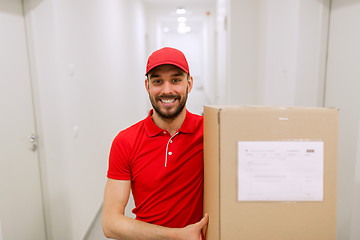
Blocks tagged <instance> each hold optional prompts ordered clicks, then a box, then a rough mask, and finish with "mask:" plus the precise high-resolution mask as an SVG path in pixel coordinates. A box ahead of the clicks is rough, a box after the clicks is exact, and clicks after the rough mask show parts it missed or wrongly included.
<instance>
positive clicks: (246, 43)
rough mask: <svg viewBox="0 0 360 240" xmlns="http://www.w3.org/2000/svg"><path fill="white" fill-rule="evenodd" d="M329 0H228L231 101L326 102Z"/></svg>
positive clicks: (273, 103) (264, 103)
mask: <svg viewBox="0 0 360 240" xmlns="http://www.w3.org/2000/svg"><path fill="white" fill-rule="evenodd" d="M329 3H330V0H320V1H318V0H296V1H287V0H276V1H274V0H256V1H254V0H241V1H230V6H229V7H228V8H229V16H230V19H231V20H230V21H229V31H230V33H229V38H230V39H229V44H230V45H229V50H228V51H229V59H230V65H229V71H228V74H229V77H228V79H229V87H228V94H229V98H228V103H230V104H250V105H251V104H260V105H303V106H322V104H323V91H324V80H325V63H326V50H327V48H326V46H327V30H328V17H329Z"/></svg>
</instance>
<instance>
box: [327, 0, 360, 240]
mask: <svg viewBox="0 0 360 240" xmlns="http://www.w3.org/2000/svg"><path fill="white" fill-rule="evenodd" d="M330 16H331V18H330V32H329V52H328V54H329V55H328V56H329V57H328V67H327V81H326V102H325V103H326V105H327V106H336V107H338V108H340V119H339V164H338V215H337V219H338V222H337V224H338V239H339V240H342V239H344V240H346V239H350V240H356V239H360V231H359V226H360V204H359V203H360V202H359V200H360V182H359V181H358V182H356V177H357V178H359V176H356V175H355V173H356V171H357V172H358V173H359V167H360V165H359V164H360V160H359V157H360V156H359V155H358V156H357V152H358V154H359V153H360V149H359V148H360V144H359V142H360V139H359V137H360V136H359V135H360V134H359V131H360V97H359V90H360V81H359V80H360V68H359V63H360V46H359V42H360V28H359V22H360V1H359V0H355V1H348V0H333V1H332V3H331V14H330ZM356 157H358V163H356Z"/></svg>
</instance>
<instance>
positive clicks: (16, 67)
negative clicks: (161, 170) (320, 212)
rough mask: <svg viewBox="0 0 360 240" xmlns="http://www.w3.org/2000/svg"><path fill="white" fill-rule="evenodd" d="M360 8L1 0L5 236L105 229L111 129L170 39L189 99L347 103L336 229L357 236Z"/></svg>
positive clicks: (144, 100)
mask: <svg viewBox="0 0 360 240" xmlns="http://www.w3.org/2000/svg"><path fill="white" fill-rule="evenodd" d="M359 22H360V0H293V1H288V0H171V1H170V0H90V1H89V0H0V111H1V112H0V113H1V118H0V131H1V132H0V133H1V137H0V144H1V148H0V149H1V150H0V240H16V239H34V240H42V239H49V240H64V239H66V240H78V239H84V240H92V239H105V238H104V237H103V235H102V230H101V226H100V215H101V209H102V199H103V191H104V186H105V182H106V171H107V164H108V154H109V149H110V146H111V142H112V140H113V138H114V137H115V135H116V134H117V133H118V132H119V131H121V130H122V129H124V128H126V127H128V126H130V125H132V124H133V123H135V122H137V121H139V120H141V119H143V118H145V117H146V116H147V114H148V111H149V110H150V108H151V106H150V104H149V101H148V95H147V92H146V90H145V87H144V80H145V77H144V72H145V65H146V60H147V57H148V56H149V54H150V53H151V52H153V51H154V50H156V49H158V48H160V47H163V46H171V47H176V48H179V49H181V50H182V51H183V52H184V53H185V55H186V56H187V58H188V61H189V65H190V72H191V74H192V75H193V77H194V89H193V91H192V92H191V93H190V95H189V102H188V108H189V110H190V111H191V112H194V113H198V114H202V111H203V109H202V108H203V105H210V104H216V105H223V104H226V105H229V104H231V105H235V104H236V105H270V106H279V105H281V106H309V107H335V108H339V109H340V119H339V163H338V208H337V235H338V236H337V239H339V240H357V239H360V228H359V225H360V204H359V203H360V128H359V127H360V116H359V115H360V96H359V90H360V64H359V63H360V45H359V44H358V43H359V42H360V28H359ZM132 206H133V202H130V203H129V207H128V209H127V214H128V215H129V216H131V208H132Z"/></svg>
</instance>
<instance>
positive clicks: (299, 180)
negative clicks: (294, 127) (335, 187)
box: [238, 141, 324, 201]
mask: <svg viewBox="0 0 360 240" xmlns="http://www.w3.org/2000/svg"><path fill="white" fill-rule="evenodd" d="M323 193H324V143H323V142H322V141H293V142H290V141H277V142H276V141H269V142H261V141H251V142H244V141H241V142H238V201H323V195H324V194H323Z"/></svg>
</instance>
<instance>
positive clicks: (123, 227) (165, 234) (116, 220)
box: [103, 214, 181, 240]
mask: <svg viewBox="0 0 360 240" xmlns="http://www.w3.org/2000/svg"><path fill="white" fill-rule="evenodd" d="M103 230H104V234H105V236H106V237H107V238H113V239H121V240H143V239H144V240H153V239H154V240H162V239H164V240H172V239H174V240H177V239H181V238H179V234H180V233H179V232H180V231H181V230H180V229H176V228H166V227H162V226H158V225H155V224H149V223H145V222H142V221H139V220H135V219H132V218H129V217H127V216H124V215H122V214H117V215H114V216H112V217H110V218H108V219H103Z"/></svg>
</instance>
